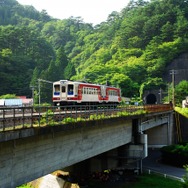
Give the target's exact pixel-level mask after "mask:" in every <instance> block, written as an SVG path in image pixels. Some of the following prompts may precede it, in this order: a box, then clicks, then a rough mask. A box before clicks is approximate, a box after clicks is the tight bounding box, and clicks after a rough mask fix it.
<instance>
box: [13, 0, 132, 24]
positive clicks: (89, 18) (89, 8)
mask: <svg viewBox="0 0 188 188" xmlns="http://www.w3.org/2000/svg"><path fill="white" fill-rule="evenodd" d="M17 1H18V2H19V3H20V4H22V5H33V6H34V7H35V9H37V10H38V11H41V10H42V9H44V10H46V11H47V13H48V15H50V16H51V17H53V18H58V19H67V18H69V17H71V16H73V17H81V18H82V19H83V21H84V22H85V23H92V24H93V25H96V24H100V23H101V22H103V21H106V20H107V18H108V15H109V14H111V13H112V12H113V11H117V12H120V11H121V10H122V9H123V8H125V7H126V6H127V4H128V2H129V1H130V0H17Z"/></svg>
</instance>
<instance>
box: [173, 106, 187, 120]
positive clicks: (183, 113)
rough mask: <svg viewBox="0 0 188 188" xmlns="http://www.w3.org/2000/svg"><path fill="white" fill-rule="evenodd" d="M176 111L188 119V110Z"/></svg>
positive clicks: (177, 108)
mask: <svg viewBox="0 0 188 188" xmlns="http://www.w3.org/2000/svg"><path fill="white" fill-rule="evenodd" d="M175 111H176V112H178V113H180V114H181V115H182V116H184V117H186V118H188V108H180V107H175Z"/></svg>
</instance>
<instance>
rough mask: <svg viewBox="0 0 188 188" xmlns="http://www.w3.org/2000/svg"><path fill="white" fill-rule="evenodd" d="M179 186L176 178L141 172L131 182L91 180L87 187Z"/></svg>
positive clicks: (154, 187)
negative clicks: (141, 173)
mask: <svg viewBox="0 0 188 188" xmlns="http://www.w3.org/2000/svg"><path fill="white" fill-rule="evenodd" d="M96 187H97V188H181V187H183V186H182V184H181V182H180V181H178V180H172V179H169V178H165V177H162V176H159V175H149V174H143V175H141V176H138V178H137V179H136V180H134V181H132V182H125V181H124V182H99V181H98V182H97V181H95V182H91V183H90V184H89V188H96Z"/></svg>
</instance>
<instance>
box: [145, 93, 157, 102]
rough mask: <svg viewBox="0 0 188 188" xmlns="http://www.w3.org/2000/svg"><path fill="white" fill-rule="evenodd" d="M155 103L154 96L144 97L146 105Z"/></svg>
mask: <svg viewBox="0 0 188 188" xmlns="http://www.w3.org/2000/svg"><path fill="white" fill-rule="evenodd" d="M156 102H157V98H156V96H155V95H154V94H152V93H151V94H149V95H148V96H147V97H146V104H156Z"/></svg>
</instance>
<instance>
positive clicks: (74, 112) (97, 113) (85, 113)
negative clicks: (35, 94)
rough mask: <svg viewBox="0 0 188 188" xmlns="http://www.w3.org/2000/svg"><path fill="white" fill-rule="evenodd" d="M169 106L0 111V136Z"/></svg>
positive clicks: (167, 106)
mask: <svg viewBox="0 0 188 188" xmlns="http://www.w3.org/2000/svg"><path fill="white" fill-rule="evenodd" d="M169 110H172V108H171V106H170V105H147V106H129V105H124V106H121V105H119V106H117V105H112V104H106V105H100V106H95V105H92V106H83V105H82V106H79V105H76V106H64V107H63V109H62V108H61V107H58V106H51V107H14V108H0V132H2V131H10V130H15V129H23V128H30V127H43V126H55V125H60V124H67V123H75V122H78V121H91V120H98V119H107V118H113V117H120V116H131V115H141V114H145V113H152V112H160V111H169Z"/></svg>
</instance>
